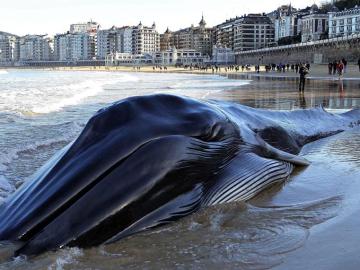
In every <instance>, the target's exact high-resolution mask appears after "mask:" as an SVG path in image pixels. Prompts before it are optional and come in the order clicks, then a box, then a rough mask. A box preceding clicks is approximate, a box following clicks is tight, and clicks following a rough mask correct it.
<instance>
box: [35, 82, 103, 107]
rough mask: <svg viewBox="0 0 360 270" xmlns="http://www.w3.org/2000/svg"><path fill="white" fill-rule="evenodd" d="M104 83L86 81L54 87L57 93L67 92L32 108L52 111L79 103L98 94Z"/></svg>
mask: <svg viewBox="0 0 360 270" xmlns="http://www.w3.org/2000/svg"><path fill="white" fill-rule="evenodd" d="M102 86H103V83H101V82H100V83H99V82H94V81H86V82H81V83H78V84H72V85H67V86H64V87H56V88H55V89H53V91H54V94H55V95H59V94H61V91H63V93H64V92H66V93H64V94H66V95H64V96H59V97H58V98H57V99H51V100H49V102H48V103H47V104H37V105H35V106H33V107H32V108H31V111H32V112H34V113H50V112H55V111H59V110H60V109H62V108H64V107H67V106H71V105H77V104H79V103H81V102H82V101H83V100H84V99H86V98H88V97H91V96H96V95H97V94H99V93H100V92H101V91H103V87H102Z"/></svg>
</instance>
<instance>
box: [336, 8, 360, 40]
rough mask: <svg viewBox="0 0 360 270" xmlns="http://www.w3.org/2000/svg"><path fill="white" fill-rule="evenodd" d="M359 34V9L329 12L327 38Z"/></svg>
mask: <svg viewBox="0 0 360 270" xmlns="http://www.w3.org/2000/svg"><path fill="white" fill-rule="evenodd" d="M359 33H360V7H358V6H356V7H354V8H352V9H348V10H344V11H340V12H329V38H334V37H341V36H350V35H353V34H359Z"/></svg>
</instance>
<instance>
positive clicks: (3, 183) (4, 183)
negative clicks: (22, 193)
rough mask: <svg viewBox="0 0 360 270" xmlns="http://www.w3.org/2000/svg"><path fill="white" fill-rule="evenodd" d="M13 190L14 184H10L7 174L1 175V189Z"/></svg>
mask: <svg viewBox="0 0 360 270" xmlns="http://www.w3.org/2000/svg"><path fill="white" fill-rule="evenodd" d="M1 190H2V191H8V192H10V191H12V190H14V186H13V185H11V184H10V182H9V180H7V179H6V178H5V176H3V175H0V191H1Z"/></svg>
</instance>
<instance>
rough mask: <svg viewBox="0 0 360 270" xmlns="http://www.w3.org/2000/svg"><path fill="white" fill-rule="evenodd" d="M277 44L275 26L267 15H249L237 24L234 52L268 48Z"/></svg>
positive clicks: (240, 19)
mask: <svg viewBox="0 0 360 270" xmlns="http://www.w3.org/2000/svg"><path fill="white" fill-rule="evenodd" d="M274 44H275V32H274V25H273V23H272V21H271V20H270V18H269V17H268V16H266V15H265V14H249V15H247V16H244V17H242V18H239V19H238V20H237V21H236V24H235V32H234V51H235V53H236V52H241V51H248V50H256V49H261V48H266V47H269V46H273V45H274Z"/></svg>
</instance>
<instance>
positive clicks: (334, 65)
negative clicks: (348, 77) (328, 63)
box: [333, 60, 338, 75]
mask: <svg viewBox="0 0 360 270" xmlns="http://www.w3.org/2000/svg"><path fill="white" fill-rule="evenodd" d="M337 65H338V62H337V61H335V60H334V62H333V75H335V74H336V70H337Z"/></svg>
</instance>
